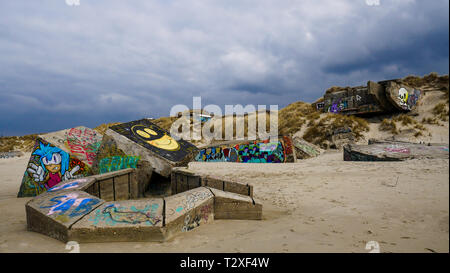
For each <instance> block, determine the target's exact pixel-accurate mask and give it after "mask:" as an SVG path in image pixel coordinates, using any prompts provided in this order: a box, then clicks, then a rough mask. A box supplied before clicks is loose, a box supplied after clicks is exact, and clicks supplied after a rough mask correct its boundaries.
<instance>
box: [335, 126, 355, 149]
mask: <svg viewBox="0 0 450 273" xmlns="http://www.w3.org/2000/svg"><path fill="white" fill-rule="evenodd" d="M354 142H355V138H354V136H353V133H352V130H351V129H350V128H339V129H337V130H334V132H332V134H331V145H330V146H331V148H335V149H341V148H342V147H343V146H344V145H346V144H353V143H354Z"/></svg>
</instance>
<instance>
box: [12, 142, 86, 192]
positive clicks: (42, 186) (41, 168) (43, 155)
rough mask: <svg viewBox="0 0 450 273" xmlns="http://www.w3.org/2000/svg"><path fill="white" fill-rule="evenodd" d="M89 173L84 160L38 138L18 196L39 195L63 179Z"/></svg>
mask: <svg viewBox="0 0 450 273" xmlns="http://www.w3.org/2000/svg"><path fill="white" fill-rule="evenodd" d="M87 173H88V170H87V167H86V166H85V164H84V163H83V162H81V161H80V160H78V159H76V158H74V157H71V156H70V155H69V154H68V153H66V152H65V151H63V150H61V149H60V148H58V147H55V146H53V145H51V144H49V143H47V142H45V141H43V140H38V141H36V145H35V147H34V149H33V152H32V154H31V157H30V161H29V162H28V167H27V169H26V171H25V173H24V176H23V179H22V185H21V187H20V190H19V193H18V197H25V196H36V195H39V194H41V193H43V192H45V191H47V190H48V189H49V188H52V187H54V186H55V185H57V184H59V183H60V182H61V181H65V180H69V179H74V178H80V177H83V176H86V174H87Z"/></svg>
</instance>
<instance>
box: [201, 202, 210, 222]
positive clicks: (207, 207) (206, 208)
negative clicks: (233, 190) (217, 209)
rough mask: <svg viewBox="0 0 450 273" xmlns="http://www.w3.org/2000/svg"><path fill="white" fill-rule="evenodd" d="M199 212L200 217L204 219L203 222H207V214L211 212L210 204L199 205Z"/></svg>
mask: <svg viewBox="0 0 450 273" xmlns="http://www.w3.org/2000/svg"><path fill="white" fill-rule="evenodd" d="M200 213H201V215H202V219H203V220H205V222H207V221H208V218H209V215H210V214H211V213H212V207H211V205H205V206H203V207H201V209H200Z"/></svg>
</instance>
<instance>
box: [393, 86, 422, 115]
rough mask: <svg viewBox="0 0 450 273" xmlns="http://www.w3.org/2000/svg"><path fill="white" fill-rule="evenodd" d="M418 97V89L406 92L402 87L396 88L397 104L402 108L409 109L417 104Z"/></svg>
mask: <svg viewBox="0 0 450 273" xmlns="http://www.w3.org/2000/svg"><path fill="white" fill-rule="evenodd" d="M419 97H420V91H419V90H416V89H414V90H413V91H412V92H408V90H406V88H404V87H402V88H400V89H399V90H398V99H399V104H400V106H401V107H402V108H403V109H404V110H411V109H412V108H413V107H414V106H415V105H416V104H417V101H418V100H419Z"/></svg>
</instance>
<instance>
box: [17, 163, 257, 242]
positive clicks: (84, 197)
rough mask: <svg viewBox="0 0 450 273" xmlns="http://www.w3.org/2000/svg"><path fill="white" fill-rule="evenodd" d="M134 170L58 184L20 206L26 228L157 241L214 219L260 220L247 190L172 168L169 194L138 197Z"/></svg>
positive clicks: (65, 237) (65, 235) (61, 236)
mask: <svg viewBox="0 0 450 273" xmlns="http://www.w3.org/2000/svg"><path fill="white" fill-rule="evenodd" d="M138 178H139V177H138V170H136V169H131V168H129V169H124V170H119V171H114V172H110V173H106V174H100V175H94V176H89V177H85V178H78V179H73V180H68V181H64V182H62V183H60V184H58V185H56V186H54V187H52V188H50V189H49V190H48V191H46V192H45V193H43V194H40V195H39V196H36V197H35V198H34V199H32V200H30V201H29V202H28V203H27V204H26V205H25V208H26V215H27V229H28V230H29V231H34V232H39V233H42V234H45V235H47V236H50V237H52V238H55V239H58V240H60V241H63V242H67V241H77V242H84V243H86V242H112V241H116V242H117V241H157V242H162V241H166V240H169V239H170V238H172V237H173V236H175V235H177V234H180V233H183V232H186V231H189V230H192V229H194V228H196V227H198V226H200V225H204V224H207V223H211V222H212V221H214V219H248V220H260V219H262V205H261V204H260V203H259V202H257V201H256V200H255V199H254V198H253V187H252V186H250V185H247V184H241V183H238V182H235V181H226V180H223V179H219V178H212V177H206V176H201V175H198V174H195V173H193V172H191V171H189V170H188V169H187V168H175V169H174V175H173V176H172V179H171V187H170V188H171V190H172V189H175V190H174V191H173V195H169V196H165V197H160V198H155V197H150V198H145V197H144V198H142V197H141V198H139V197H140V196H143V195H144V193H142V192H139V191H140V190H141V189H142V187H139V179H138Z"/></svg>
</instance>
